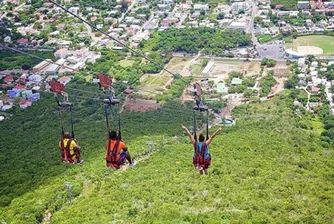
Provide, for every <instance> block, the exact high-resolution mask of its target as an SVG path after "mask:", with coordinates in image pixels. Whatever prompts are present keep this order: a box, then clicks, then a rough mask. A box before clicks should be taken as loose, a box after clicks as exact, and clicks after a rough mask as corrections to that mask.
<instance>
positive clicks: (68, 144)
mask: <svg viewBox="0 0 334 224" xmlns="http://www.w3.org/2000/svg"><path fill="white" fill-rule="evenodd" d="M72 141H73V140H71V139H70V140H68V142H67V144H66V152H67V153H68V155H70V156H73V155H74V154H71V150H70V147H71V144H72Z"/></svg>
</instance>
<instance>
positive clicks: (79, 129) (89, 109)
mask: <svg viewBox="0 0 334 224" xmlns="http://www.w3.org/2000/svg"><path fill="white" fill-rule="evenodd" d="M71 87H72V88H79V89H83V88H84V89H85V91H91V92H96V93H97V94H96V95H89V97H94V98H99V97H100V96H101V94H98V93H99V92H100V91H99V90H98V87H97V85H95V84H94V85H93V84H85V85H83V84H80V83H78V84H72V86H71ZM68 92H69V94H70V100H71V99H72V100H74V105H75V107H74V109H75V110H74V127H75V130H76V138H77V139H78V140H79V141H81V143H82V146H83V157H84V158H85V159H88V160H89V158H92V157H94V155H96V153H98V154H99V155H100V158H102V159H103V156H102V155H103V153H104V150H103V145H104V144H103V142H104V140H105V123H104V115H103V110H102V107H101V104H100V103H99V101H96V100H93V99H88V100H80V99H81V98H80V97H87V92H86V93H85V94H82V93H83V92H76V91H73V90H68ZM100 93H101V92H100ZM102 96H103V94H102ZM164 108H165V109H166V111H155V112H147V113H145V114H141V113H135V112H124V113H123V114H122V115H123V116H122V118H123V119H122V120H123V121H122V123H123V135H124V137H125V140H130V139H132V138H137V137H139V136H151V135H152V136H154V135H166V136H171V135H172V134H176V133H178V134H180V133H181V130H179V125H178V123H181V122H186V121H187V116H188V115H191V114H190V112H189V111H187V110H186V109H185V108H184V107H183V106H181V105H180V104H177V103H173V102H169V103H167V104H166V105H165V106H164ZM169 108H171V109H172V110H170V109H169ZM178 110H179V111H178ZM180 111H181V112H183V114H180ZM10 113H14V114H15V117H14V118H12V119H10V120H8V121H6V122H2V123H0V127H1V128H0V129H1V136H0V149H1V151H0V153H1V154H0V163H1V164H2V165H1V172H0V177H1V178H0V189H1V197H0V205H1V206H4V205H7V204H8V203H9V202H10V201H11V200H12V199H13V198H15V197H17V196H19V195H21V194H23V193H25V192H28V191H30V190H33V189H34V188H36V187H38V186H39V185H40V184H42V183H43V182H44V181H46V180H47V179H48V178H53V177H55V176H56V175H59V174H61V173H63V172H65V170H66V169H68V168H70V166H66V165H65V166H64V165H62V164H60V154H59V149H58V148H57V140H58V139H59V128H58V119H57V111H56V105H55V101H54V99H53V95H52V94H43V95H42V100H41V101H40V102H38V103H36V104H34V105H33V106H32V107H29V109H27V110H24V111H20V110H19V109H18V108H15V109H14V110H13V111H10ZM162 118H164V119H162ZM171 119H173V120H175V121H176V120H177V123H173V122H170V120H171ZM189 119H191V118H189ZM64 120H65V125H66V126H65V129H66V130H69V128H70V127H69V124H68V122H67V121H68V116H65V118H64ZM143 121H145V122H143ZM157 123H159V125H154V124H157ZM141 148H142V146H140V148H138V149H134V150H132V151H133V152H135V153H137V152H140V149H141ZM94 158H95V157H94ZM27 164H28V166H26V165H27ZM23 167H25V168H24V169H22V168H23ZM22 180H24V181H22Z"/></svg>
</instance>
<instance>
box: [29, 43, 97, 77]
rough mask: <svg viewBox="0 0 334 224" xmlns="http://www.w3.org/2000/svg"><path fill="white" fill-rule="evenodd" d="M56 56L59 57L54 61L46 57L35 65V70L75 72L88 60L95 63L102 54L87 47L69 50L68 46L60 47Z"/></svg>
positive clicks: (42, 71) (53, 73)
mask: <svg viewBox="0 0 334 224" xmlns="http://www.w3.org/2000/svg"><path fill="white" fill-rule="evenodd" d="M54 56H55V57H56V58H57V59H58V60H57V61H56V62H55V63H52V61H51V60H50V59H46V60H44V61H42V62H41V63H39V64H37V65H36V66H34V67H33V72H34V73H37V74H44V75H56V74H64V73H73V72H74V71H76V70H80V69H82V68H84V67H85V65H86V62H90V63H95V61H96V59H98V58H100V57H101V55H100V54H96V53H94V52H92V51H89V50H88V49H87V48H82V49H78V50H69V49H68V48H61V49H58V50H57V51H56V52H55V53H54Z"/></svg>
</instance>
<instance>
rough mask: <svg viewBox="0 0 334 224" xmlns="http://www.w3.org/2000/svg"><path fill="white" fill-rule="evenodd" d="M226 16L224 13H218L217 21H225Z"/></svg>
mask: <svg viewBox="0 0 334 224" xmlns="http://www.w3.org/2000/svg"><path fill="white" fill-rule="evenodd" d="M224 17H225V15H224V13H218V15H217V19H224Z"/></svg>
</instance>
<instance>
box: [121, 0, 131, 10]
mask: <svg viewBox="0 0 334 224" xmlns="http://www.w3.org/2000/svg"><path fill="white" fill-rule="evenodd" d="M128 7H129V3H128V2H127V1H122V2H121V9H120V11H121V12H122V13H124V12H126V10H128Z"/></svg>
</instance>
